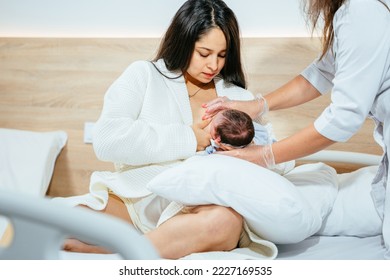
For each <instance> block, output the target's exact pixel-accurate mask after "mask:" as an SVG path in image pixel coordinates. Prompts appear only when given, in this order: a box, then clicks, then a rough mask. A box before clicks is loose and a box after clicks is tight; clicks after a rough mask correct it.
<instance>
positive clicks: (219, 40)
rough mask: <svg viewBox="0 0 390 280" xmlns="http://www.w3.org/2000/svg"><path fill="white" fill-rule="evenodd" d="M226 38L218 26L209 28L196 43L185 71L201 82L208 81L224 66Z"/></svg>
mask: <svg viewBox="0 0 390 280" xmlns="http://www.w3.org/2000/svg"><path fill="white" fill-rule="evenodd" d="M225 57H226V38H225V35H224V34H223V32H222V30H221V29H219V28H218V27H215V28H212V29H210V30H209V31H208V32H207V33H206V34H204V35H203V36H202V37H201V38H200V39H199V40H198V41H197V42H196V43H195V48H194V52H193V53H192V57H191V61H190V65H189V67H188V69H187V73H188V74H189V75H191V76H192V77H193V78H194V79H196V80H197V81H199V82H201V83H204V84H206V83H209V82H211V81H212V79H213V78H214V77H215V76H217V75H218V74H219V73H220V72H221V70H222V68H223V67H224V66H225Z"/></svg>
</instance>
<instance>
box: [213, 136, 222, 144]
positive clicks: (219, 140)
mask: <svg viewBox="0 0 390 280" xmlns="http://www.w3.org/2000/svg"><path fill="white" fill-rule="evenodd" d="M214 142H215V143H217V144H218V145H219V144H221V136H217V137H216V138H215V139H214Z"/></svg>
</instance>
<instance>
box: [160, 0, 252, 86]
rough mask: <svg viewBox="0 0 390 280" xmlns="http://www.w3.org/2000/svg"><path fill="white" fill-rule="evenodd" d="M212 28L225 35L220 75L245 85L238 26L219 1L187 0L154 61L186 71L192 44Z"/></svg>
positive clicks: (163, 40)
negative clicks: (224, 54) (223, 57)
mask: <svg viewBox="0 0 390 280" xmlns="http://www.w3.org/2000/svg"><path fill="white" fill-rule="evenodd" d="M215 27H219V28H220V29H221V30H222V32H223V33H224V35H225V38H226V61H225V66H224V67H223V68H222V70H221V73H220V75H221V76H222V78H223V79H224V80H225V81H226V82H230V83H233V84H235V85H237V86H239V87H242V88H246V81H245V75H244V72H243V70H242V64H241V46H240V32H239V26H238V23H237V19H236V17H235V15H234V13H233V11H232V10H231V9H230V8H229V7H228V6H227V5H226V4H225V3H224V2H223V1H222V0H188V1H186V2H185V3H184V4H183V5H182V6H181V7H180V9H179V10H178V11H177V12H176V14H175V16H174V17H173V19H172V22H171V24H170V26H169V27H168V30H167V32H166V33H165V36H164V37H163V39H162V41H161V44H160V47H159V50H158V53H157V55H156V57H155V58H154V61H157V60H158V59H161V58H162V59H164V61H165V64H166V66H167V69H168V70H170V71H177V70H180V71H181V72H182V73H185V72H186V71H187V69H188V67H189V64H190V61H191V57H192V53H193V51H194V49H195V43H196V42H197V41H198V40H199V39H200V38H201V37H202V36H203V35H205V34H206V33H207V32H208V31H209V30H210V29H212V28H215Z"/></svg>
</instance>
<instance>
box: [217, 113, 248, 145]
mask: <svg viewBox="0 0 390 280" xmlns="http://www.w3.org/2000/svg"><path fill="white" fill-rule="evenodd" d="M221 116H222V118H221V121H220V123H219V124H218V126H217V127H216V133H217V134H218V135H219V137H220V138H221V142H222V143H224V144H229V145H231V146H234V147H241V146H246V145H249V144H250V143H251V142H252V140H253V137H254V136H255V128H254V125H253V121H252V119H251V117H250V116H249V115H248V114H247V113H245V112H242V111H239V110H235V109H226V110H223V111H222V112H221Z"/></svg>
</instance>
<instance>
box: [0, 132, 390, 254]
mask: <svg viewBox="0 0 390 280" xmlns="http://www.w3.org/2000/svg"><path fill="white" fill-rule="evenodd" d="M0 132H1V133H2V137H1V139H2V140H1V141H3V143H2V144H3V146H6V144H5V141H6V139H7V137H6V135H7V133H6V132H8V133H11V135H12V136H11V137H12V139H13V140H14V141H15V140H17V139H18V136H15V135H17V134H18V133H21V135H19V137H20V139H23V138H24V139H26V138H31V134H32V135H33V136H34V137H36V138H37V141H38V142H39V143H40V146H41V148H40V150H39V151H38V150H37V149H38V148H36V149H35V150H32V151H31V149H29V151H30V153H32V155H31V156H32V157H34V158H36V166H35V167H32V166H31V165H28V166H27V167H26V169H28V168H29V169H34V172H33V173H32V174H31V177H30V178H26V179H27V180H28V181H23V180H22V182H18V181H17V180H14V181H13V183H14V184H15V188H8V189H5V188H4V182H3V185H2V189H1V190H0V214H1V217H0V236H2V241H1V243H0V244H1V245H0V259H92V260H94V259H158V258H159V256H158V254H157V252H156V250H155V249H154V248H153V246H152V245H151V244H150V242H149V241H148V240H147V239H146V238H144V237H143V236H141V235H140V234H139V233H138V232H136V231H135V230H134V228H133V227H132V226H130V225H128V224H126V223H124V222H122V221H120V220H117V219H115V218H111V217H108V216H106V215H102V214H98V213H94V212H92V211H89V210H85V209H78V208H77V209H76V208H70V207H67V206H64V205H61V204H58V203H56V202H55V201H53V200H51V199H49V198H48V197H45V195H44V193H45V192H46V190H47V187H48V182H49V181H50V177H51V176H52V172H53V169H54V165H55V159H56V157H57V156H58V154H59V153H60V152H61V149H62V147H63V146H64V145H65V143H66V134H64V133H63V132H51V133H35V132H34V133H33V132H26V131H22V132H21V131H14V130H10V131H9V130H7V131H0ZM15 133H16V134H15ZM48 137H49V138H53V139H54V140H53V139H51V140H50V141H49V140H48V139H47V138H48ZM64 137H65V138H64ZM20 139H19V141H22V140H20ZM45 140H46V141H47V142H46V144H45V145H43V148H42V143H43V142H44V141H45ZM28 141H29V143H30V145H31V144H32V143H33V142H32V140H31V139H29V140H28ZM49 146H51V148H48V147H49ZM20 150H21V146H19V147H18V151H17V152H21V151H20ZM48 150H50V152H48ZM17 152H15V151H13V150H12V149H10V148H9V149H8V154H9V153H15V155H16V154H17ZM34 153H39V154H42V155H45V156H43V159H42V160H41V161H40V160H38V159H37V156H36V155H34ZM26 154H28V153H27V151H24V156H25V157H26ZM29 160H32V159H31V158H30V159H29V158H26V160H25V162H29ZM301 160H302V161H304V162H305V163H306V164H310V162H321V161H323V162H344V163H348V164H350V163H353V164H357V165H359V166H367V167H362V168H359V169H357V170H356V171H354V172H351V173H344V174H338V175H337V176H338V177H339V178H340V180H339V183H340V184H341V183H343V184H344V188H345V192H344V194H343V193H342V189H339V194H338V195H339V196H341V195H342V196H343V197H341V198H340V201H339V202H337V200H336V202H335V205H334V209H335V210H333V211H339V210H340V207H343V208H348V207H352V208H351V209H350V211H349V212H348V211H347V212H348V214H342V213H341V212H340V213H334V214H333V216H336V214H337V215H349V214H352V216H353V215H361V213H365V212H366V213H369V214H367V216H366V217H364V215H365V214H364V215H362V216H360V218H361V220H360V221H358V220H356V216H355V217H345V220H344V221H341V222H343V223H344V227H347V228H344V229H343V230H345V232H346V234H344V233H343V232H341V233H340V234H338V235H335V236H330V235H329V233H326V235H319V234H314V235H312V236H309V237H308V238H306V239H304V240H302V241H300V242H297V243H293V244H276V246H277V248H278V253H277V255H276V259H283V260H307V259H314V260H322V259H328V260H338V259H360V260H371V259H375V260H377V259H383V255H384V252H385V250H384V247H383V244H382V237H381V234H380V230H381V228H380V225H378V221H379V220H378V218H376V219H373V221H370V215H375V213H374V211H375V210H374V207H373V204H372V203H370V196H369V188H370V184H369V183H370V180H372V176H373V175H374V173H375V170H376V165H377V164H378V163H379V160H380V156H377V155H370V154H363V153H355V152H345V151H322V152H319V153H316V154H314V155H312V156H309V157H306V158H302V159H301ZM3 163H4V162H3ZM7 165H8V166H10V167H9V168H8V170H10V169H12V168H15V167H13V165H12V161H11V162H8V163H7ZM40 165H41V166H40ZM17 168H18V170H19V171H20V170H23V168H24V167H23V166H22V164H21V163H20V162H19V163H18V165H17ZM357 172H358V173H357ZM359 172H360V174H359ZM10 173H14V174H15V172H12V170H11V172H10ZM3 174H4V173H3ZM25 174H26V176H28V175H29V174H28V172H26V173H25ZM34 177H35V178H34ZM347 177H348V178H347ZM343 178H344V179H343ZM3 179H4V178H3ZM9 181H10V179H9ZM37 182H44V183H43V184H42V183H37ZM29 183H30V186H29V188H28V189H26V188H22V187H23V186H24V187H25V185H28V184H29ZM345 184H347V185H345ZM355 184H357V185H356V186H355ZM348 188H349V189H348ZM352 192H353V193H354V195H353V196H351V197H350V198H349V199H350V201H351V203H346V198H347V196H349V195H350V194H351V193H352ZM336 203H339V205H338V206H337V205H336ZM341 203H345V205H340V204H341ZM354 207H356V208H354ZM365 207H367V209H365ZM340 211H341V210H340ZM343 211H345V209H344V210H343ZM370 213H371V214H370ZM348 219H349V220H348ZM335 222H337V221H335ZM345 222H347V224H348V223H356V224H355V225H349V226H348V225H345ZM379 222H380V221H379ZM359 223H361V225H359ZM372 223H377V224H376V225H372ZM10 225H12V226H11V227H12V230H11V237H8V238H6V237H5V235H7V231H8V235H10V233H9V227H10ZM355 226H356V228H355ZM348 227H349V228H348ZM372 227H374V228H373V229H371V230H369V231H368V232H365V228H368V229H370V228H372ZM351 228H352V229H351ZM67 237H74V238H79V239H80V240H84V241H86V242H89V243H92V244H99V245H101V246H104V247H105V248H107V249H109V250H110V251H112V252H115V253H113V254H83V253H72V252H65V251H63V250H62V249H61V245H62V242H63V240H64V239H65V238H67ZM7 239H8V241H7ZM263 258H264V256H262V255H256V253H254V252H252V251H250V250H247V249H244V248H238V249H235V250H233V251H231V252H208V253H197V254H192V255H189V256H186V257H184V258H183V259H263Z"/></svg>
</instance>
